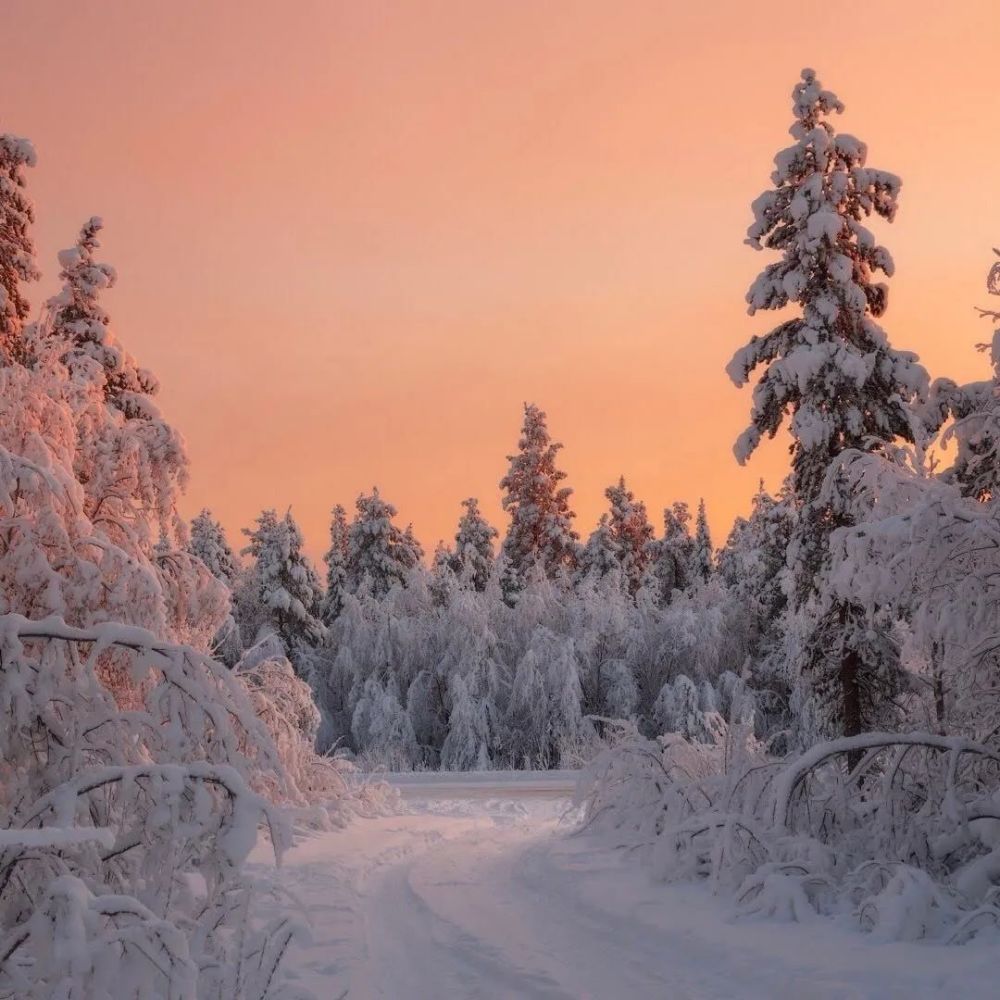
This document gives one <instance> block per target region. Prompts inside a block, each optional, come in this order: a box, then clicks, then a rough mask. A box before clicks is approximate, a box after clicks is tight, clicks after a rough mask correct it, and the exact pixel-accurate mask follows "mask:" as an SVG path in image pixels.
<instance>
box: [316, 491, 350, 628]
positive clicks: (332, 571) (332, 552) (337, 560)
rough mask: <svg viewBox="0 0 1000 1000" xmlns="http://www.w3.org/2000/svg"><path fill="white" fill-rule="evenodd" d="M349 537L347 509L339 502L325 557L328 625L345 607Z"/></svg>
mask: <svg viewBox="0 0 1000 1000" xmlns="http://www.w3.org/2000/svg"><path fill="white" fill-rule="evenodd" d="M347 539H348V527H347V511H346V510H344V508H343V506H342V505H341V504H339V503H338V504H337V505H336V507H334V508H333V511H332V512H331V519H330V547H329V548H328V549H327V550H326V555H325V556H324V557H323V558H324V561H325V562H326V593H325V594H324V595H323V603H322V617H323V622H324V624H326V625H332V624H333V622H334V621H335V620H336V618H337V616H338V615H339V614H340V612H341V611H342V610H343V607H344V596H345V595H346V593H347V559H348V554H347V552H348V548H347Z"/></svg>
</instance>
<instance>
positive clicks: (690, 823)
mask: <svg viewBox="0 0 1000 1000" xmlns="http://www.w3.org/2000/svg"><path fill="white" fill-rule="evenodd" d="M730 733H731V735H730V737H729V739H727V741H726V742H725V743H724V744H722V745H718V744H715V745H709V744H698V743H691V742H688V741H687V740H684V739H683V738H681V737H677V736H671V737H665V738H661V739H660V740H658V741H654V740H649V739H646V738H644V737H642V736H641V735H640V734H639V733H638V732H636V731H635V730H634V728H631V729H630V728H628V727H626V726H620V727H619V728H618V729H617V731H616V732H615V734H614V735H615V738H614V740H613V741H612V745H610V746H609V747H608V749H606V750H605V751H604V752H603V753H602V754H600V755H599V756H598V757H597V758H595V760H594V761H593V762H592V763H591V765H590V766H589V768H588V769H587V771H586V772H585V774H584V778H583V780H582V782H581V785H580V788H579V790H578V793H577V799H578V802H579V803H580V804H582V805H583V807H584V820H583V823H584V826H585V827H588V828H592V829H596V830H600V831H603V832H604V833H605V834H610V835H612V836H613V837H614V842H615V844H617V845H618V846H621V847H625V848H628V849H630V850H638V851H639V852H640V853H641V854H642V855H643V857H644V858H645V860H646V861H647V863H648V864H650V865H651V866H652V868H653V871H654V874H655V875H656V876H657V877H659V878H662V879H669V880H677V879H705V880H709V881H710V882H711V883H712V884H713V885H714V886H715V887H716V888H717V889H720V890H724V891H725V892H727V893H729V894H731V895H732V896H733V898H734V899H735V901H736V903H737V906H738V912H740V913H742V914H744V915H766V916H771V917H776V918H781V919H794V920H802V919H810V918H812V917H813V916H816V915H817V914H832V913H850V914H853V915H854V917H855V919H856V920H857V921H858V923H859V925H860V926H861V927H862V928H864V929H866V930H870V931H872V932H873V933H876V934H878V935H880V936H882V937H887V938H892V939H913V938H916V937H925V936H926V937H935V938H941V939H946V940H965V939H967V938H968V936H970V935H971V934H973V933H975V932H976V930H977V929H979V928H982V927H983V926H993V925H995V924H996V923H997V922H998V921H1000V908H998V907H997V898H998V893H997V889H996V888H995V886H996V885H997V884H998V883H1000V751H997V750H994V749H990V748H989V747H987V746H983V745H981V744H977V743H974V742H971V741H968V740H965V739H962V738H959V737H943V736H938V735H935V734H932V733H868V734H862V735H860V736H857V737H845V738H841V739H838V740H833V741H831V742H828V743H820V744H817V745H816V746H815V747H813V748H812V749H810V750H809V751H807V752H806V753H804V754H802V755H800V756H799V757H796V758H792V759H789V760H785V761H779V760H775V759H773V758H769V757H768V756H766V755H765V754H763V753H762V751H761V747H760V745H759V744H754V743H753V742H751V741H748V740H747V739H746V734H745V732H744V733H740V732H739V731H738V730H736V731H733V730H731V731H730ZM734 735H735V737H736V738H735V740H734V739H733V736H734ZM856 755H859V756H860V763H859V764H858V765H857V766H855V767H853V768H851V769H849V770H845V768H844V762H845V760H847V759H848V758H853V757H855V756H856Z"/></svg>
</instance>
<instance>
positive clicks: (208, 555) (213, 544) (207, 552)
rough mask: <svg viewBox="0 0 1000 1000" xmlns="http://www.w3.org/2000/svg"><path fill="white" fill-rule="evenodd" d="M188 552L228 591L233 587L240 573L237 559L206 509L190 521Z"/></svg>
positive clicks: (221, 529) (216, 522)
mask: <svg viewBox="0 0 1000 1000" xmlns="http://www.w3.org/2000/svg"><path fill="white" fill-rule="evenodd" d="M188 551H189V552H190V553H191V555H193V556H195V557H196V558H198V559H200V560H201V561H202V562H203V563H204V564H205V565H206V566H207V567H208V571H209V573H211V574H212V576H214V577H215V578H216V580H221V581H222V582H223V583H224V584H225V585H226V586H227V587H229V588H230V590H231V589H232V588H233V587H234V586H235V584H236V581H237V579H238V578H239V575H240V571H241V567H240V561H239V558H238V556H237V555H236V553H235V552H233V550H232V548H231V547H230V545H229V541H228V539H227V538H226V532H225V529H224V528H223V527H222V525H221V524H220V523H219V522H218V521H217V520H216V519H215V518H214V517H212V512H211V511H210V510H209V509H208V508H207V507H206V508H204V509H203V510H202V511H201V513H200V514H198V515H197V516H196V517H194V518H193V519H192V521H191V531H190V538H189V540H188Z"/></svg>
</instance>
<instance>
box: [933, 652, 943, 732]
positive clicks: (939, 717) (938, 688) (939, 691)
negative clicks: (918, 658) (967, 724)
mask: <svg viewBox="0 0 1000 1000" xmlns="http://www.w3.org/2000/svg"><path fill="white" fill-rule="evenodd" d="M931 677H932V678H933V682H934V718H935V720H936V721H937V726H938V732H939V733H940V734H941V735H942V736H944V675H943V673H942V671H941V655H940V648H939V647H938V644H937V643H936V642H935V643H934V644H933V645H932V646H931Z"/></svg>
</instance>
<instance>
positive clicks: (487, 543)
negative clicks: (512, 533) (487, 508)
mask: <svg viewBox="0 0 1000 1000" xmlns="http://www.w3.org/2000/svg"><path fill="white" fill-rule="evenodd" d="M462 506H463V507H464V508H465V512H464V513H463V514H462V517H461V519H460V520H459V522H458V531H457V532H456V534H455V551H454V553H453V554H452V568H453V569H454V571H455V575H456V576H457V577H458V578H459V580H460V581H462V582H463V583H466V584H468V585H469V586H471V587H472V588H473V589H474V590H476V591H479V592H480V593H482V592H483V591H484V590H485V589H486V586H487V584H488V583H489V581H490V577H491V576H492V575H493V567H494V565H495V563H496V557H495V555H494V552H493V542H494V539H496V537H497V535H498V532H497V529H496V528H494V527H493V525H492V524H490V523H489V522H488V521H487V520H486V518H484V517H483V515H482V512H481V511H480V510H479V501H478V500H477V499H476V498H475V497H468V498H467V499H465V500H463V501H462Z"/></svg>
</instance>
